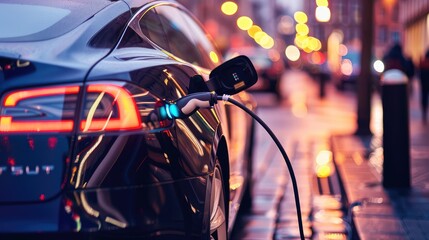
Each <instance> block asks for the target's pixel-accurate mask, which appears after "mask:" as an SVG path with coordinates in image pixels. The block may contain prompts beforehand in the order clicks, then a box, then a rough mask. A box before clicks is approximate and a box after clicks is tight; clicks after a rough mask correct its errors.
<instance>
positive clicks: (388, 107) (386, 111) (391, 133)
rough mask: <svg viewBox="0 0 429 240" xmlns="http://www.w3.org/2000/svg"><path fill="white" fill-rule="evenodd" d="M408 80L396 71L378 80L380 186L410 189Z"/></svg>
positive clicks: (387, 73)
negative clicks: (380, 140)
mask: <svg viewBox="0 0 429 240" xmlns="http://www.w3.org/2000/svg"><path fill="white" fill-rule="evenodd" d="M407 84H408V78H407V76H406V75H405V74H404V73H403V72H401V71H400V70H397V69H391V70H388V71H386V72H385V73H384V74H383V75H382V77H381V85H382V86H381V97H382V98H381V100H382V104H383V148H384V162H383V186H384V187H385V188H409V187H410V131H409V115H408V89H407V88H408V87H407Z"/></svg>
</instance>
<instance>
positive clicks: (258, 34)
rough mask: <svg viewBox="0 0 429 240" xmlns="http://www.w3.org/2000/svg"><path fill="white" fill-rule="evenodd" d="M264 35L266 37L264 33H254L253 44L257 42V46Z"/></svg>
mask: <svg viewBox="0 0 429 240" xmlns="http://www.w3.org/2000/svg"><path fill="white" fill-rule="evenodd" d="M266 35H267V33H266V32H264V31H260V32H257V33H255V37H254V39H255V42H257V43H258V44H259V43H260V42H261V40H262V38H264V37H265V36H266Z"/></svg>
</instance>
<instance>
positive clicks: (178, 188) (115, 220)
mask: <svg viewBox="0 0 429 240" xmlns="http://www.w3.org/2000/svg"><path fill="white" fill-rule="evenodd" d="M206 182H207V176H204V177H195V178H192V179H185V180H180V181H176V182H170V183H160V184H154V185H151V186H137V187H126V188H114V189H92V190H79V191H77V190H75V191H68V192H64V193H63V194H61V195H60V196H58V197H56V198H55V199H53V200H51V201H46V202H40V203H31V204H15V205H0V222H1V224H0V239H14V240H15V239H79V240H83V239H134V238H135V237H143V238H144V237H147V238H150V239H200V238H201V234H204V233H206V232H207V231H208V230H207V229H206V228H207V226H208V224H205V223H206V222H204V220H205V219H207V216H208V214H209V213H206V210H207V209H208V206H206V204H205V202H206V201H205V196H206Z"/></svg>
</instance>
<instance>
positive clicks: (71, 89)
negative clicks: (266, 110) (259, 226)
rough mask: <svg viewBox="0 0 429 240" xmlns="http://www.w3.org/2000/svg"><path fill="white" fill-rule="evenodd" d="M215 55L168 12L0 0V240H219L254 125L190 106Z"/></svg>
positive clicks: (232, 211)
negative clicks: (184, 107)
mask: <svg viewBox="0 0 429 240" xmlns="http://www.w3.org/2000/svg"><path fill="white" fill-rule="evenodd" d="M220 56H221V55H220V54H219V53H218V51H217V50H216V49H215V47H214V46H213V44H212V42H211V41H210V39H209V38H208V37H207V34H206V33H205V32H204V30H203V29H202V27H201V25H200V24H199V23H198V22H197V21H196V20H195V18H194V17H192V15H191V14H190V13H189V12H188V11H187V10H186V9H184V7H183V6H181V5H180V4H178V3H176V2H174V1H149V0H118V1H110V0H91V1H87V0H32V1H30V0H15V1H6V0H1V1H0V99H1V100H0V101H1V102H0V239H227V238H228V236H229V234H230V232H231V230H232V227H233V225H234V222H235V219H236V216H237V212H238V210H239V208H240V205H243V204H244V203H249V199H250V198H249V195H250V194H249V190H250V183H251V150H252V146H251V145H252V139H253V121H252V119H251V118H250V117H249V116H248V115H247V114H246V113H245V112H244V111H242V110H240V109H238V108H237V107H236V106H234V105H231V104H229V103H228V102H219V103H218V104H216V105H214V106H213V107H208V108H203V107H202V108H199V105H198V104H197V103H198V101H199V100H198V99H193V97H192V96H193V95H192V94H195V93H199V92H203V93H206V92H213V91H216V90H218V92H220V93H222V90H219V89H218V87H219V86H218V85H219V84H217V85H216V84H210V83H213V82H212V81H211V79H214V78H213V76H211V75H212V73H213V71H212V70H213V69H219V67H222V66H224V65H222V64H220V63H221V62H222V59H221V57H220ZM221 70H222V69H221ZM217 72H219V73H220V75H216V76H215V77H216V78H217V79H220V80H222V79H221V78H222V72H223V71H217ZM233 77H234V81H236V80H239V77H238V75H237V74H236V73H235V72H234V73H233ZM234 84H235V83H234ZM221 85H222V84H221ZM233 88H234V90H236V91H234V93H236V92H237V94H235V95H234V96H233V97H234V99H236V100H237V101H240V102H241V103H242V104H244V105H245V106H247V107H248V108H250V109H254V107H255V104H254V102H253V101H252V99H251V97H250V95H248V94H247V93H246V92H245V91H241V90H240V89H241V88H242V84H240V83H236V84H235V85H234V86H233ZM184 97H189V99H190V100H189V102H192V104H197V105H196V106H197V107H194V108H195V109H193V110H191V111H190V113H189V114H188V115H187V116H183V117H177V115H176V114H177V109H176V108H171V107H168V106H173V105H174V104H175V102H176V101H178V100H179V99H183V98H184ZM192 104H191V105H192ZM174 116H176V117H174Z"/></svg>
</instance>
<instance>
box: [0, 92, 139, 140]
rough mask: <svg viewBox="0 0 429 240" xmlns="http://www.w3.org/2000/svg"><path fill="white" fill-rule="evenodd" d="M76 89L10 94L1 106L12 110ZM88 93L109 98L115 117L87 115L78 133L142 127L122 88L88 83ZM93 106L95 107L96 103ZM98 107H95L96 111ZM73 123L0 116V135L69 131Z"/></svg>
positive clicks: (134, 105) (137, 114)
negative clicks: (21, 105) (110, 97)
mask: <svg viewBox="0 0 429 240" xmlns="http://www.w3.org/2000/svg"><path fill="white" fill-rule="evenodd" d="M79 89H80V87H79V86H59V87H47V88H39V89H29V90H22V91H15V92H12V93H9V94H8V95H6V97H5V98H4V101H3V103H2V107H3V108H13V107H15V106H17V104H18V102H19V101H22V100H26V99H31V98H38V97H45V96H54V95H73V94H75V95H77V94H78V93H79ZM86 89H87V92H88V93H99V94H100V95H101V96H102V95H104V94H108V95H111V96H112V98H113V99H114V101H113V103H112V105H116V106H117V109H118V114H117V116H118V117H117V118H111V117H106V118H101V119H100V118H97V119H94V118H93V114H91V113H89V114H88V116H86V119H83V120H81V122H80V124H79V130H80V131H82V132H98V131H123V130H137V129H140V128H141V127H142V125H141V119H140V116H139V111H138V109H137V106H136V103H135V101H134V99H133V97H132V96H131V94H130V93H129V92H128V91H127V90H126V89H125V88H123V87H121V86H118V85H114V84H91V85H89V86H87V88H86ZM93 104H97V103H96V102H95V103H93ZM96 107H97V106H94V109H96ZM73 128H74V120H72V119H59V120H16V119H15V120H14V118H13V116H7V115H1V116H0V133H1V132H3V133H22V132H26V133H29V132H71V131H72V130H73Z"/></svg>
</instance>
